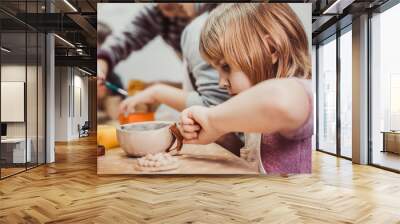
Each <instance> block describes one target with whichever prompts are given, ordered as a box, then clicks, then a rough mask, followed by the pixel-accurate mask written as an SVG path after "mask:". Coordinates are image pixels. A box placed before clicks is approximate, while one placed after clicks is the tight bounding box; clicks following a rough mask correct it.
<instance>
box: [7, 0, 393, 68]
mask: <svg viewBox="0 0 400 224" xmlns="http://www.w3.org/2000/svg"><path fill="white" fill-rule="evenodd" d="M47 1H48V3H49V4H47V8H46V4H45V3H46V1H45V0H1V1H0V26H1V30H2V32H3V33H6V34H3V35H2V39H3V40H2V44H3V46H7V47H8V48H12V49H13V52H14V53H13V54H15V55H18V54H21V55H25V48H24V46H25V37H24V32H25V30H26V29H27V30H28V31H29V32H30V31H39V32H55V33H56V34H58V36H59V37H61V38H62V39H64V40H67V42H69V43H71V44H73V45H74V47H72V46H71V44H68V43H66V42H65V41H63V40H62V39H60V38H56V40H55V44H56V63H58V64H68V63H71V62H72V63H77V66H79V62H81V63H82V64H84V65H85V66H86V67H87V68H88V69H90V70H92V71H95V70H96V41H95V40H96V23H97V3H106V2H134V1H128V0H127V1H121V0H120V1H117V0H115V1H114V0H47ZM386 1H387V0H303V1H296V0H292V1H284V0H270V1H269V2H292V3H293V2H294V3H304V2H306V3H312V13H313V17H312V20H313V21H312V22H313V33H312V35H313V43H314V44H315V43H317V42H319V41H320V40H322V39H324V38H326V37H327V36H329V35H332V33H334V32H336V29H337V28H340V26H346V24H348V23H351V20H352V17H354V16H357V15H358V14H360V13H362V12H365V11H366V10H371V9H373V8H376V7H378V6H380V5H382V4H383V3H385V2H386ZM50 8H52V13H48V12H49V11H50ZM338 21H340V22H338ZM346 21H347V22H346ZM338 24H339V25H338ZM21 32H22V33H21ZM28 36H29V35H28ZM30 39H31V38H28V42H29V41H30ZM34 49H36V46H35V45H34V44H33V43H32V44H28V54H29V52H34V51H35V50H34ZM78 49H79V50H78ZM57 57H58V58H57ZM57 59H58V60H57ZM82 64H81V65H82ZM88 65H90V66H88Z"/></svg>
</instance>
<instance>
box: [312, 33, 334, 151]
mask: <svg viewBox="0 0 400 224" xmlns="http://www.w3.org/2000/svg"><path fill="white" fill-rule="evenodd" d="M317 63H318V83H317V85H318V99H317V100H318V102H317V103H318V112H317V113H318V139H317V141H318V149H319V150H321V151H326V152H329V153H334V154H336V36H333V37H331V38H329V39H328V40H327V41H325V42H324V43H322V44H320V45H319V47H318V61H317Z"/></svg>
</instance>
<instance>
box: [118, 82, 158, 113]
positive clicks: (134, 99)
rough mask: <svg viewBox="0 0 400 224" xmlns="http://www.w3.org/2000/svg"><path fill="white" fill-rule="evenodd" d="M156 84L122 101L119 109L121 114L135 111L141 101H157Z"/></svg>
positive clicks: (149, 102)
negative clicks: (155, 94)
mask: <svg viewBox="0 0 400 224" xmlns="http://www.w3.org/2000/svg"><path fill="white" fill-rule="evenodd" d="M155 90H156V86H152V87H149V88H147V89H145V90H143V91H141V92H138V93H137V94H135V95H134V96H130V97H128V98H126V99H125V100H124V101H122V102H121V104H120V107H119V111H120V113H121V114H127V113H133V112H135V106H136V105H138V104H141V103H145V104H152V103H155V99H154V93H155Z"/></svg>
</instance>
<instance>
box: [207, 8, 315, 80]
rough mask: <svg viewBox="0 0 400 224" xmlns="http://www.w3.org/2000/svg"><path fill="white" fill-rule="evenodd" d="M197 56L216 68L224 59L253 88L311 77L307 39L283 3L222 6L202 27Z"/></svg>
mask: <svg viewBox="0 0 400 224" xmlns="http://www.w3.org/2000/svg"><path fill="white" fill-rule="evenodd" d="M200 52H201V53H202V55H203V57H205V58H206V59H207V60H208V61H211V62H213V63H215V64H219V61H220V60H221V59H224V60H225V61H226V62H227V63H228V64H231V65H233V66H235V67H238V68H240V69H241V70H242V71H243V72H244V73H245V74H246V75H248V76H249V79H250V80H251V82H252V83H253V84H257V83H259V82H261V81H264V80H266V79H271V78H285V77H291V76H296V77H301V78H310V76H311V62H310V54H309V50H308V39H307V35H306V33H305V32H304V29H303V26H302V23H301V21H300V20H299V18H298V17H297V15H296V14H295V13H294V12H293V10H292V9H291V8H290V6H289V5H288V4H286V3H272V4H269V3H245V4H243V3H226V4H221V5H220V6H218V7H217V8H216V9H214V10H213V11H212V12H211V14H210V16H209V18H208V20H207V22H206V24H205V25H204V27H203V30H202V32H201V38H200ZM274 52H275V53H276V54H275V55H276V56H277V61H276V63H275V64H273V61H272V60H273V59H272V57H271V55H272V53H274Z"/></svg>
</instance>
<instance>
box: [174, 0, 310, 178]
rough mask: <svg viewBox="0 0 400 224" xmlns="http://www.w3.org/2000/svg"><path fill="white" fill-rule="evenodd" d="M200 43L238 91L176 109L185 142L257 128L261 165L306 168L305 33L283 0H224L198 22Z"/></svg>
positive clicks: (273, 169) (226, 83)
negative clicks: (215, 101)
mask: <svg viewBox="0 0 400 224" xmlns="http://www.w3.org/2000/svg"><path fill="white" fill-rule="evenodd" d="M200 50H201V53H202V55H203V57H204V58H205V59H206V60H207V61H208V62H209V63H210V64H211V65H212V66H213V67H215V68H216V69H217V70H218V72H219V75H220V86H222V87H224V88H226V89H227V90H228V92H229V93H230V94H231V95H232V96H235V95H237V96H235V97H232V98H231V99H230V100H228V101H226V102H224V103H222V104H220V105H217V106H215V107H212V108H206V107H201V106H194V107H190V108H188V109H186V110H184V111H183V112H182V114H181V121H180V130H181V132H182V135H183V136H184V137H185V143H188V144H208V143H211V142H214V141H215V140H216V139H217V138H218V137H219V136H221V135H223V134H225V133H227V132H258V133H262V139H261V148H260V158H261V167H260V168H261V171H262V172H266V173H269V174H273V173H275V174H278V173H279V174H288V173H310V172H311V137H312V134H313V130H312V129H313V115H312V113H313V107H312V105H313V104H312V102H313V100H312V88H311V80H310V78H311V63H310V55H309V49H308V40H307V35H306V33H305V31H304V29H303V26H302V24H301V21H300V20H299V18H298V17H297V15H296V14H295V13H294V12H293V11H292V9H291V8H290V6H289V5H288V4H266V3H247V4H242V3H229V4H221V5H220V6H218V7H217V8H216V9H215V10H214V11H213V12H212V13H211V14H210V16H209V19H208V21H207V22H206V24H205V26H204V27H203V30H202V34H201V40H200Z"/></svg>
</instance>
